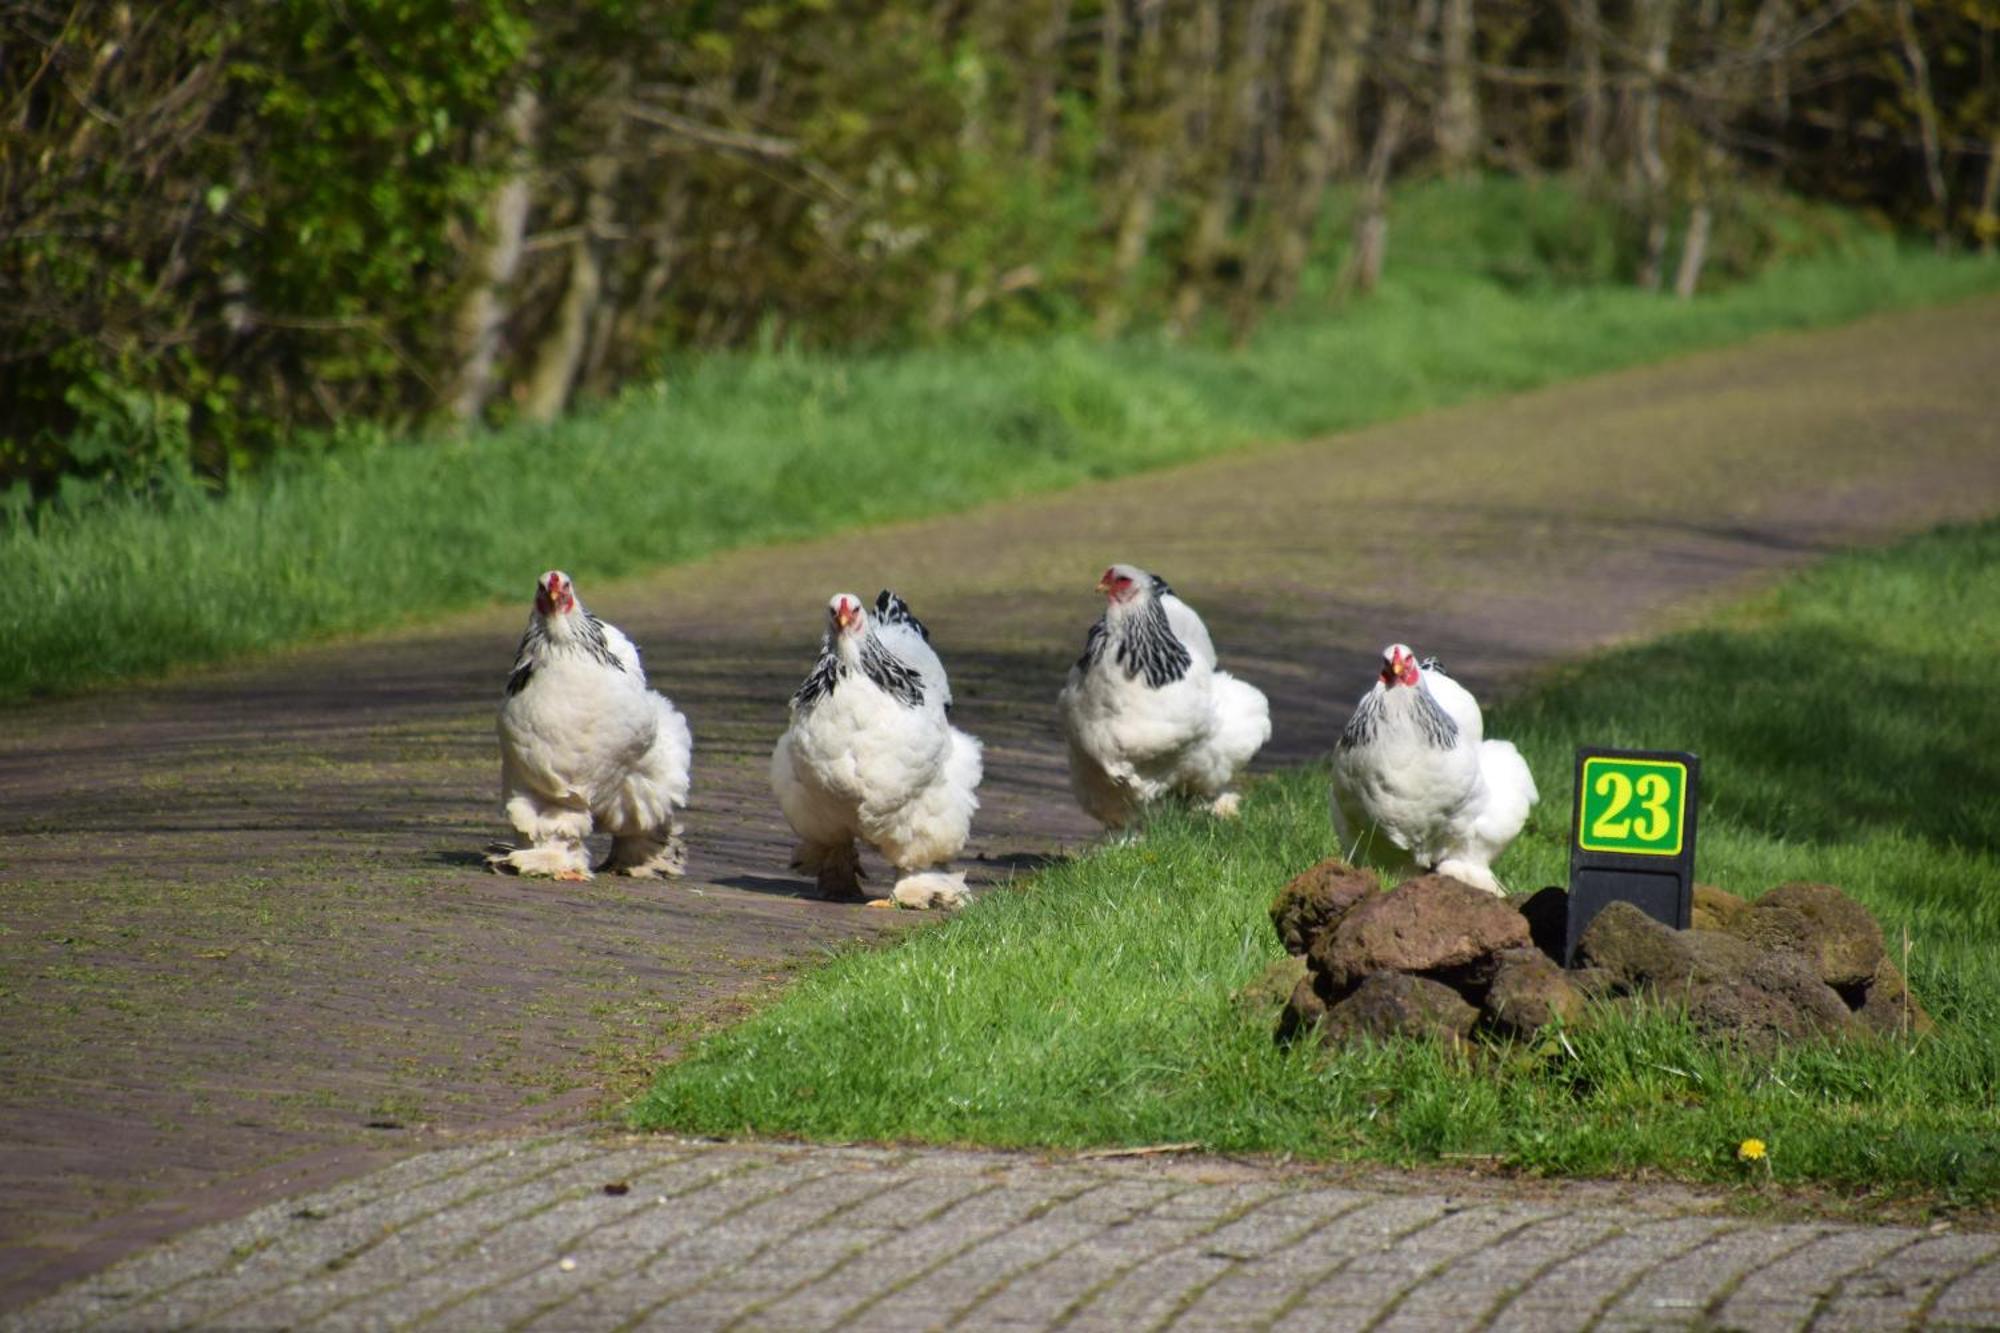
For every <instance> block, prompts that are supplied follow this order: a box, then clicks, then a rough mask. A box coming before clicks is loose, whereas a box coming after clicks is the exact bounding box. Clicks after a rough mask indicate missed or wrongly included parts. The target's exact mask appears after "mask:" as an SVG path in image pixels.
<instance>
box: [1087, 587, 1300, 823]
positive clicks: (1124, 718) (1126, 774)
mask: <svg viewBox="0 0 2000 1333" xmlns="http://www.w3.org/2000/svg"><path fill="white" fill-rule="evenodd" d="M1097 590H1098V591H1099V592H1101V593H1103V594H1104V596H1105V599H1106V603H1107V604H1106V606H1105V609H1104V614H1103V615H1102V616H1100V617H1099V618H1098V620H1097V623H1096V624H1094V625H1092V626H1091V627H1090V635H1089V637H1088V638H1087V639H1085V640H1084V646H1083V656H1081V657H1079V658H1078V659H1077V660H1076V664H1075V665H1074V666H1072V667H1071V668H1070V670H1069V679H1068V681H1067V682H1066V683H1065V684H1064V685H1063V689H1062V694H1061V696H1060V697H1059V699H1058V701H1057V703H1058V707H1059V708H1060V710H1061V713H1062V723H1063V734H1064V736H1065V737H1066V738H1067V739H1068V741H1069V776H1070V786H1071V787H1072V788H1073V789H1074V790H1075V792H1076V799H1077V802H1078V803H1079V804H1080V805H1082V806H1083V809H1084V812H1085V813H1086V814H1088V815H1090V816H1091V818H1093V819H1095V820H1097V821H1098V822H1099V823H1101V824H1103V825H1105V827H1107V828H1112V829H1123V828H1126V827H1128V826H1129V825H1130V824H1131V823H1132V822H1133V820H1134V819H1135V818H1136V817H1137V815H1138V814H1139V812H1140V810H1141V809H1142V808H1143V807H1144V806H1145V805H1146V803H1147V802H1149V801H1154V800H1158V799H1160V798H1161V797H1164V796H1169V795H1178V796H1187V797H1194V798H1197V799H1199V800H1202V801H1205V802H1207V803H1208V805H1209V808H1210V809H1211V810H1212V811H1214V812H1215V813H1216V814H1218V815H1223V816H1230V815H1234V814H1235V813H1236V810H1237V807H1238V805H1239V804H1240V803H1241V798H1240V797H1239V796H1238V795H1237V794H1236V793H1235V792H1233V791H1230V790H1229V784H1230V783H1231V782H1233V781H1235V779H1236V776H1237V774H1239V773H1241V772H1242V771H1243V768H1244V766H1245V765H1246V764H1248V763H1249V762H1250V758H1251V756H1253V755H1255V754H1256V753H1257V751H1258V749H1260V748H1261V747H1262V746H1263V744H1264V742H1265V741H1267V740H1269V739H1270V737H1271V707H1270V704H1269V703H1268V702H1267V701H1266V700H1265V698H1264V695H1263V692H1262V691H1260V690H1259V689H1257V688H1256V687H1255V686H1254V685H1250V684H1247V683H1245V682H1243V681H1240V680H1238V679H1236V678H1235V677H1234V676H1232V675H1230V674H1229V673H1228V672H1227V671H1222V670H1219V669H1217V667H1216V664H1215V644H1214V642H1213V641H1212V640H1211V639H1210V638H1209V635H1208V628H1207V626H1205V625H1203V624H1202V623H1201V617H1200V616H1198V615H1196V614H1195V612H1194V608H1193V607H1191V606H1189V605H1188V604H1187V603H1186V602H1183V601H1182V600H1181V599H1180V598H1179V597H1176V596H1175V595H1174V591H1173V589H1172V588H1170V587H1168V586H1167V581H1166V580H1165V579H1162V578H1160V577H1158V576H1157V575H1153V574H1148V573H1147V572H1146V571H1145V570H1143V569H1139V568H1138V567H1136V566H1133V565H1113V566H1112V567H1111V568H1109V569H1107V570H1105V571H1104V577H1103V578H1101V579H1099V580H1098V582H1097Z"/></svg>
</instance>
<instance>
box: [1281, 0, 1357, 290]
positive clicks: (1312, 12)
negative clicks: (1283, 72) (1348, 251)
mask: <svg viewBox="0 0 2000 1333" xmlns="http://www.w3.org/2000/svg"><path fill="white" fill-rule="evenodd" d="M1369 19H1370V9H1369V5H1368V0H1306V5H1305V8H1304V10H1303V11H1302V14H1301V24H1300V33H1299V45H1298V47H1297V48H1296V49H1295V50H1294V52H1293V57H1294V64H1293V70H1292V75H1291V78H1292V84H1293V87H1294V89H1295V92H1294V94H1293V97H1294V100H1295V101H1296V102H1297V104H1298V125H1297V126H1296V128H1295V129H1294V132H1293V135H1292V142H1291V144H1290V145H1289V150H1290V151H1289V152H1288V153H1287V152H1280V153H1278V154H1275V155H1274V158H1273V162H1272V170H1273V174H1274V176H1275V177H1276V179H1275V180H1274V182H1273V186H1272V190H1273V194H1274V195H1275V197H1276V199H1277V201H1278V202H1277V203H1276V205H1275V206H1274V207H1273V209H1272V218H1271V238H1270V243H1269V244H1267V245H1265V246H1262V247H1260V248H1259V250H1258V252H1257V254H1256V255H1255V256H1254V258H1255V259H1256V261H1257V263H1258V265H1259V273H1258V279H1257V281H1256V282H1255V284H1254V286H1253V289H1252V290H1253V292H1254V294H1255V295H1256V296H1257V297H1258V298H1260V299H1262V300H1263V301H1265V302H1267V303H1269V304H1272V305H1284V304H1287V303H1288V302H1290V301H1292V300H1293V299H1294V298H1295V297H1296V296H1297V295H1298V290H1299V278H1300V276H1301V275H1302V274H1303V273H1304V272H1305V267H1306V263H1307V261H1308V260H1310V259H1311V257H1312V247H1313V240H1314V237H1315V236H1316V235H1317V234H1318V232H1319V221H1320V212H1321V209H1322V208H1323V207H1324V204H1325V200H1326V187H1327V183H1328V182H1329V181H1331V180H1332V178H1333V174H1334V172H1336V171H1338V170H1340V169H1342V168H1344V167H1346V166H1347V164H1348V161H1349V157H1348V154H1349V152H1350V151H1351V150H1350V144H1351V140H1350V139H1349V137H1348V129H1349V123H1350V122H1351V121H1352V120H1353V117H1354V98H1355V93H1356V92H1357V90H1358V89H1359V86H1360V78H1359V75H1360V69H1361V49H1362V48H1363V47H1364V46H1365V45H1366V44H1367V41H1368V22H1369Z"/></svg>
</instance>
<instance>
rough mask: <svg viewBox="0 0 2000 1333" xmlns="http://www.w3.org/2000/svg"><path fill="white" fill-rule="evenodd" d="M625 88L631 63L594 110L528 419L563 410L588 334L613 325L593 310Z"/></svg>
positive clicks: (612, 201) (611, 207)
mask: <svg viewBox="0 0 2000 1333" xmlns="http://www.w3.org/2000/svg"><path fill="white" fill-rule="evenodd" d="M630 87H631V67H630V66H621V67H620V68H619V69H618V70H617V71H616V73H614V75H613V76H612V78H611V80H610V83H609V89H608V91H607V93H606V95H605V96H604V97H603V98H602V99H601V100H600V101H599V103H598V106H597V109H596V111H595V113H594V114H595V116H596V117H597V118H598V119H599V121H600V126H599V128H600V133H601V136H602V137H601V138H600V140H599V142H600V143H601V144H602V149H601V151H599V152H597V153H594V154H592V155H591V156H590V157H589V158H588V159H587V160H586V161H585V162H584V164H583V171H582V178H583V179H582V185H583V190H584V196H583V208H582V215H583V216H582V220H581V226H580V227H579V228H578V231H577V236H576V239H575V240H573V241H571V242H570V246H569V252H570V253H569V280H568V282H567V284H566V285H565V286H564V288H563V295H562V301H561V303H560V304H559V305H558V306H557V308H556V317H555V322H554V325H553V326H552V327H551V328H550V330H549V332H548V334H547V335H546V336H545V337H544V338H543V339H542V341H541V344H540V345H539V346H538V347H536V349H535V358H534V365H533V367H532V369H530V371H529V372H528V378H527V381H526V383H525V384H524V385H523V386H522V391H521V415H523V416H524V417H526V418H527V419H528V420H530V421H552V420H554V419H555V417H556V416H557V414H558V413H560V412H561V411H562V410H563V408H564V407H565V406H566V405H567V404H568V403H569V400H570V397H571V395H572V394H573V393H574V392H575V391H576V387H577V383H578V378H579V376H580V374H581V372H582V370H583V368H584V366H585V365H586V364H587V362H588V360H589V358H590V357H591V354H592V347H591V344H592V339H593V336H595V337H599V338H601V337H604V336H607V335H608V334H609V332H610V330H611V328H612V327H613V325H612V324H611V323H609V322H606V321H601V320H599V319H598V317H597V313H598V305H599V302H600V301H601V300H602V299H603V296H604V270H605V252H606V249H607V247H608V245H609V244H610V240H611V236H612V233H613V231H614V229H615V224H616V220H617V197H616V194H615V193H614V191H615V189H616V186H617V183H618V173H619V171H620V169H621V166H622V163H621V160H620V158H621V154H622V151H623V148H624V140H625V116H624V113H623V110H622V104H623V102H624V101H625V95H626V93H627V91H628V90H629V89H630Z"/></svg>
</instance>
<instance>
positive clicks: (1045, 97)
mask: <svg viewBox="0 0 2000 1333" xmlns="http://www.w3.org/2000/svg"><path fill="white" fill-rule="evenodd" d="M1070 2H1071V0H1048V17H1047V19H1046V20H1045V21H1044V22H1043V23H1042V24H1041V25H1040V26H1038V27H1037V28H1036V29H1035V35H1034V40H1033V42H1032V43H1031V48H1030V51H1029V69H1028V89H1027V94H1026V96H1027V102H1028V105H1027V120H1028V125H1027V133H1026V134H1025V135H1024V136H1023V139H1024V143H1025V148H1024V152H1025V155H1026V156H1027V159H1028V165H1029V166H1030V167H1031V168H1032V169H1034V170H1035V171H1038V172H1039V171H1042V170H1044V169H1045V168H1046V167H1047V166H1048V163H1049V154H1050V148H1051V146H1052V144H1053V143H1054V141H1055V129H1056V80H1057V78H1058V77H1059V76H1060V75H1061V73H1062V51H1063V39H1064V38H1065V37H1067V36H1068V35H1069V11H1070Z"/></svg>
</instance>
